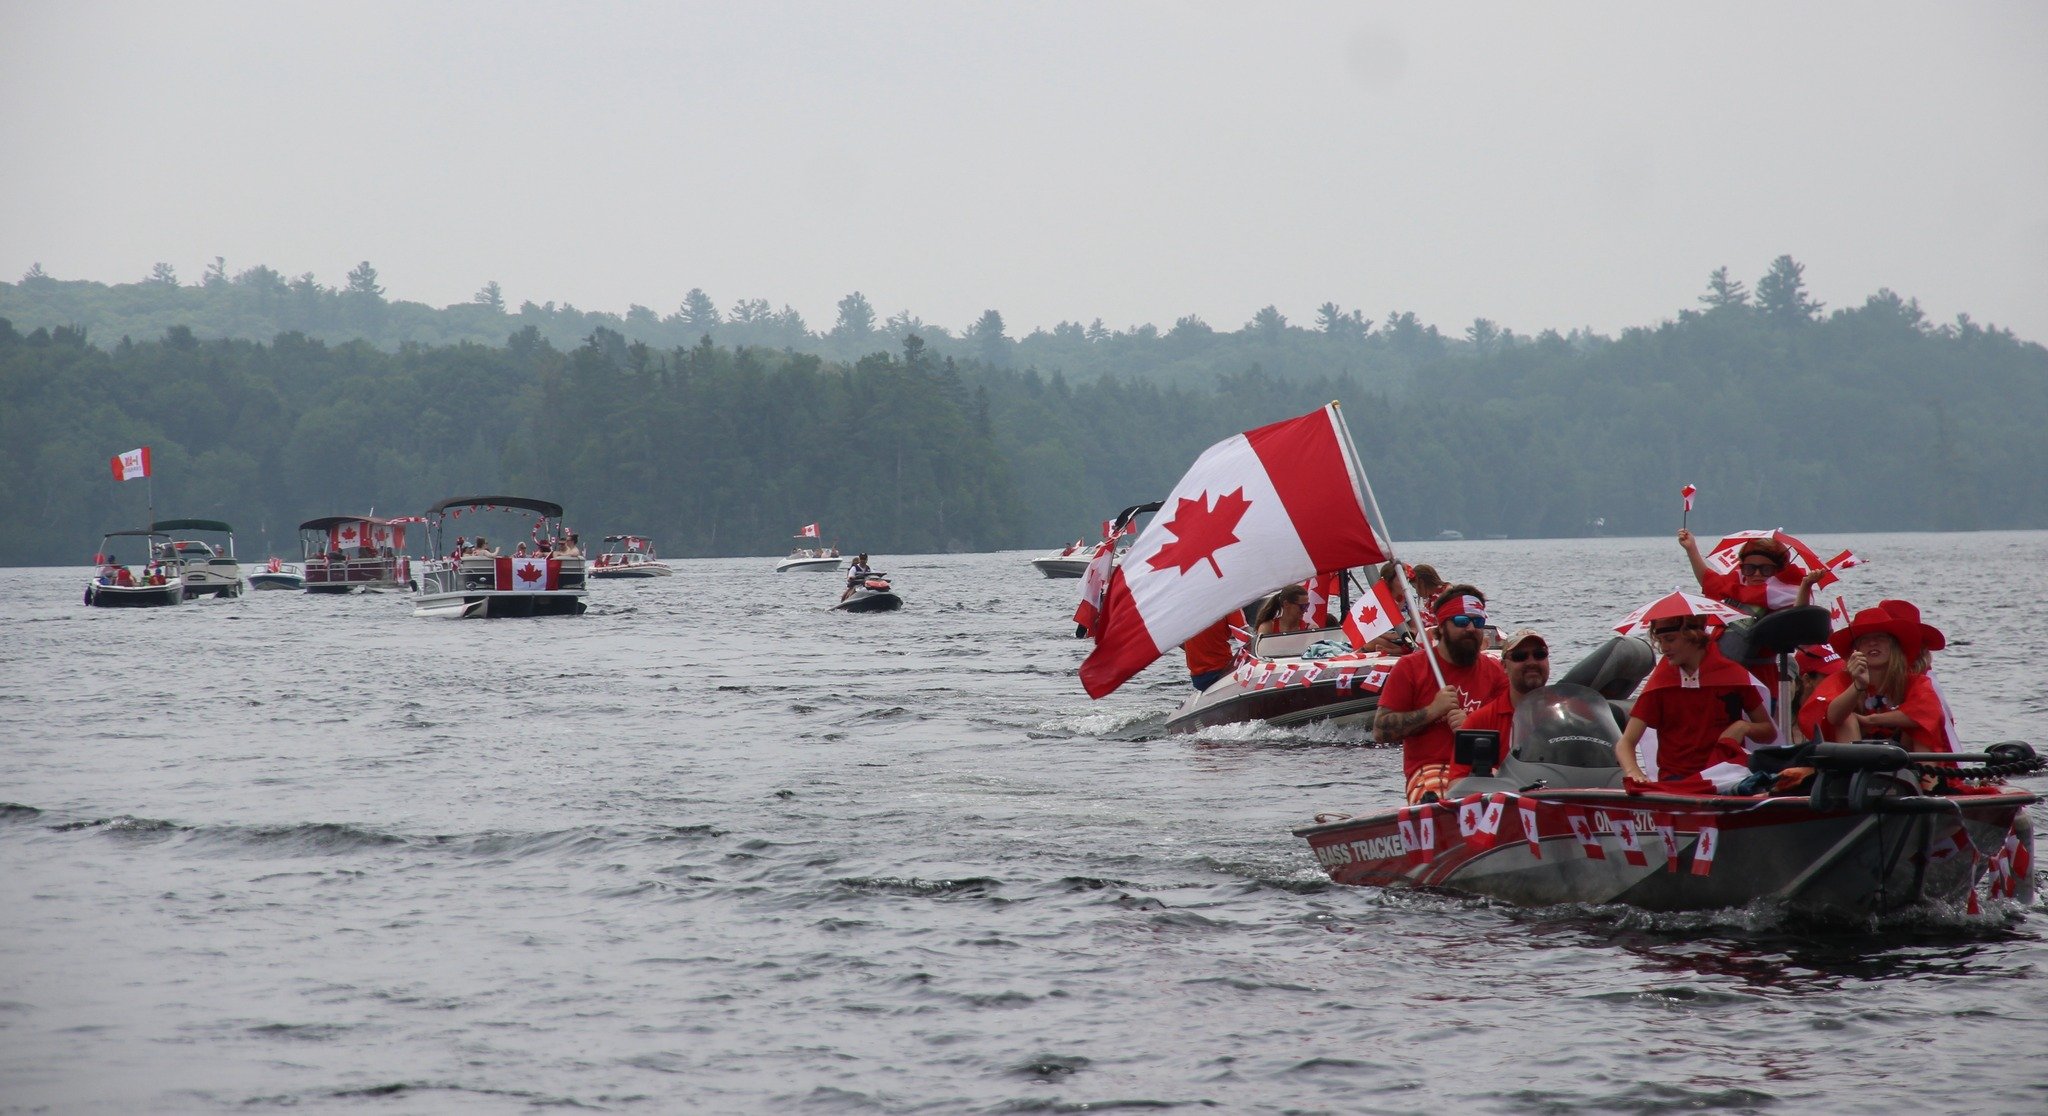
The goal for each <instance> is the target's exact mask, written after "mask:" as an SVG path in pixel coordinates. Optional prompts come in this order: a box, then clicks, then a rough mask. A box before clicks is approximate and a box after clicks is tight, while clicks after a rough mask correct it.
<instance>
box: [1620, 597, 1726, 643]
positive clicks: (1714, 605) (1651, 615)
mask: <svg viewBox="0 0 2048 1116" xmlns="http://www.w3.org/2000/svg"><path fill="white" fill-rule="evenodd" d="M1686 616H1704V617H1706V618H1707V620H1708V621H1709V623H1710V624H1721V625H1725V624H1727V623H1728V621H1730V620H1747V619H1748V618H1749V614H1748V613H1746V612H1741V611H1739V610H1736V609H1732V608H1729V607H1728V606H1727V605H1724V604H1722V603H1721V602H1720V601H1714V600H1708V599H1707V598H1705V597H1702V596H1700V595H1699V594H1698V593H1688V592H1686V591H1685V590H1683V589H1673V590H1672V591H1671V592H1669V593H1666V594H1665V595H1663V596H1661V597H1658V598H1657V599H1656V600H1654V601H1651V602H1650V603H1649V604H1646V605H1644V606H1643V607H1641V608H1639V609H1636V610H1635V611H1634V612H1631V613H1629V614H1628V615H1627V616H1624V617H1622V620H1621V623H1619V624H1616V625H1615V626H1614V630H1615V632H1616V634H1619V635H1644V634H1647V633H1648V632H1649V630H1650V626H1651V625H1652V624H1655V623H1656V622H1657V621H1659V620H1676V619H1679V618H1681V617H1686Z"/></svg>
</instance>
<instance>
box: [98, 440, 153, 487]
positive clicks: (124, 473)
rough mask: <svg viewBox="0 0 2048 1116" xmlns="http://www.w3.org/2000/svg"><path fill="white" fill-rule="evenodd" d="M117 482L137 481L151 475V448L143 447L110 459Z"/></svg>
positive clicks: (118, 454)
mask: <svg viewBox="0 0 2048 1116" xmlns="http://www.w3.org/2000/svg"><path fill="white" fill-rule="evenodd" d="M108 462H109V463H110V464H111V465H113V467H114V479H115V480H117V481H125V480H136V479H139V478H141V477H146V476H148V475H149V447H148V446H141V447H138V448H136V449H132V450H129V451H128V452H127V453H117V454H115V455H114V456H113V457H111V458H109V459H108Z"/></svg>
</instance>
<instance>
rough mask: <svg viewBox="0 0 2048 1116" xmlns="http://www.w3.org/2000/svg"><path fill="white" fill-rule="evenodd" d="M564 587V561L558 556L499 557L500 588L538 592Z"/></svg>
mask: <svg viewBox="0 0 2048 1116" xmlns="http://www.w3.org/2000/svg"><path fill="white" fill-rule="evenodd" d="M561 587H562V563H561V560H560V559H557V558H500V559H498V588H500V589H511V590H514V591H517V592H522V593H538V592H540V591H541V590H544V589H560V588H561Z"/></svg>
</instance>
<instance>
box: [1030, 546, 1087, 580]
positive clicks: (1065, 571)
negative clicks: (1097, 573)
mask: <svg viewBox="0 0 2048 1116" xmlns="http://www.w3.org/2000/svg"><path fill="white" fill-rule="evenodd" d="M1094 557H1095V548H1094V547H1093V546H1090V545H1088V544H1087V543H1085V542H1082V541H1080V540H1079V539H1076V540H1075V541H1074V542H1073V543H1071V544H1069V545H1068V546H1067V547H1066V548H1064V549H1062V550H1055V551H1051V552H1050V553H1046V554H1041V555H1039V556H1038V557H1036V558H1033V559H1032V560H1031V568H1032V569H1035V570H1037V571H1038V572H1039V573H1042V574H1044V575H1045V576H1047V577H1081V576H1083V575H1085V574H1086V573H1087V572H1088V563H1089V562H1090V561H1091V560H1093V559H1094Z"/></svg>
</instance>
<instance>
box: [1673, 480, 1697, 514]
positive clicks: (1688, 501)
mask: <svg viewBox="0 0 2048 1116" xmlns="http://www.w3.org/2000/svg"><path fill="white" fill-rule="evenodd" d="M1699 492H1700V490H1699V489H1697V488H1694V487H1693V486H1692V485H1689V484H1688V485H1686V486H1685V487H1684V488H1681V489H1679V490H1678V494H1679V495H1680V496H1681V497H1683V498H1684V499H1685V510H1686V511H1691V510H1692V498H1693V497H1694V496H1697V495H1699Z"/></svg>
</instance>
